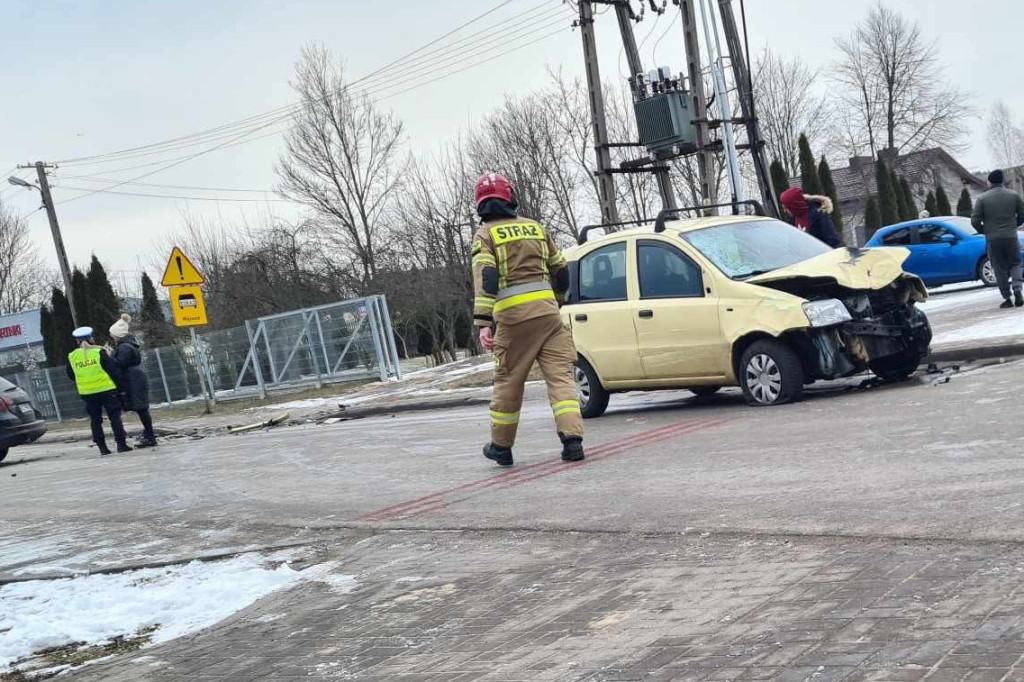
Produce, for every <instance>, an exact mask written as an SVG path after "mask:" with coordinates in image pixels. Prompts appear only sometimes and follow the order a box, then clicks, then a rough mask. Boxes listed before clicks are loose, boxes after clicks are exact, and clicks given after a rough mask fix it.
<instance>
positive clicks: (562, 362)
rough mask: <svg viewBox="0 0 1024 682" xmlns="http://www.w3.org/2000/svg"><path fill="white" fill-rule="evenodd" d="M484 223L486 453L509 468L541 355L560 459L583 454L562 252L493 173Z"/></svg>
mask: <svg viewBox="0 0 1024 682" xmlns="http://www.w3.org/2000/svg"><path fill="white" fill-rule="evenodd" d="M475 195H476V196H475V198H476V207H477V209H476V210H477V213H478V214H479V215H480V218H481V220H482V221H483V222H482V225H481V227H480V229H479V230H478V231H477V233H476V236H475V237H474V240H473V248H472V255H473V288H474V290H475V297H476V298H475V301H474V306H473V318H474V324H475V325H476V326H477V327H479V328H480V332H479V333H480V345H481V346H482V347H483V348H484V349H485V350H493V351H494V397H493V399H492V401H491V441H490V442H489V443H488V444H487V445H486V446H485V447H484V456H485V457H487V459H490V460H493V461H495V462H497V463H498V464H499V465H500V466H506V467H507V466H512V446H513V445H514V444H515V440H516V430H517V428H518V426H519V411H520V408H521V407H522V404H523V389H524V384H525V383H526V377H527V375H528V374H529V373H530V369H531V368H532V367H533V363H534V362H535V361H536V362H537V363H538V364H539V365H540V369H541V371H542V372H543V374H544V381H545V382H546V383H547V386H548V399H549V401H550V403H551V410H552V412H553V414H554V418H555V425H556V427H557V429H558V436H559V438H560V439H561V441H562V459H563V460H564V461H566V462H579V461H581V460H582V459H583V457H584V453H583V416H582V414H581V413H580V403H579V398H578V395H577V393H576V384H575V382H574V380H573V372H572V369H573V363H574V362H575V361H576V347H575V346H574V345H573V341H572V334H571V333H570V332H569V330H568V329H567V328H566V327H565V325H563V324H562V318H561V315H560V314H559V311H558V301H559V299H561V298H562V297H564V295H565V294H566V293H567V292H568V290H569V270H568V268H567V267H566V263H565V257H564V256H562V254H561V253H560V252H559V250H558V247H557V246H556V245H555V243H554V241H553V240H552V239H551V236H550V235H549V234H547V232H545V230H544V228H543V227H542V226H541V225H540V224H539V223H537V222H535V221H533V220H530V219H528V218H520V217H519V214H518V212H517V208H518V204H517V202H516V198H515V190H514V189H513V187H512V183H510V182H509V181H508V180H507V179H505V178H504V177H502V176H501V175H498V174H497V173H488V174H486V175H483V176H481V177H480V179H479V180H477V183H476V193H475Z"/></svg>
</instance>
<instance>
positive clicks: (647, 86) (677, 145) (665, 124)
mask: <svg viewBox="0 0 1024 682" xmlns="http://www.w3.org/2000/svg"><path fill="white" fill-rule="evenodd" d="M684 83H685V80H684V78H683V77H682V76H678V77H673V75H672V73H671V72H670V71H669V69H668V67H664V66H663V67H661V68H659V69H658V70H656V71H651V72H650V73H648V74H647V75H643V74H641V75H639V76H637V77H635V78H633V79H632V82H631V85H632V89H633V109H634V111H635V113H636V122H637V128H638V129H639V131H640V144H642V145H643V146H644V147H646V148H647V151H648V152H649V153H650V155H651V157H652V158H654V159H666V158H670V157H673V156H678V155H679V154H681V153H685V152H687V151H692V150H693V148H694V145H695V143H696V141H697V127H696V125H694V123H693V111H692V110H691V108H690V97H689V92H688V91H687V90H685V88H684Z"/></svg>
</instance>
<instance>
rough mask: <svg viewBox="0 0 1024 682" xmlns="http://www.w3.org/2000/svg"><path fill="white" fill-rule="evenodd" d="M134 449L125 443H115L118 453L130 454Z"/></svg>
mask: <svg viewBox="0 0 1024 682" xmlns="http://www.w3.org/2000/svg"><path fill="white" fill-rule="evenodd" d="M134 449H135V448H133V447H132V446H131V445H128V442H127V441H118V443H117V451H118V452H131V451H132V450H134Z"/></svg>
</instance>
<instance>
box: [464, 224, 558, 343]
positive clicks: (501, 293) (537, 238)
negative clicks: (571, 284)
mask: <svg viewBox="0 0 1024 682" xmlns="http://www.w3.org/2000/svg"><path fill="white" fill-rule="evenodd" d="M564 267H565V257H564V256H562V254H561V252H560V251H559V250H558V246H557V245H556V244H555V242H554V241H553V240H552V239H551V236H550V235H548V234H547V232H546V231H545V230H544V228H543V227H542V226H541V225H540V224H539V223H537V222H535V221H533V220H529V219H526V218H513V219H508V220H499V221H494V222H489V223H484V224H483V226H481V228H480V229H479V230H478V231H477V233H476V235H475V237H474V240H473V288H474V291H475V294H474V296H475V298H474V305H473V319H474V322H475V324H476V325H477V326H489V325H491V324H493V323H494V322H498V323H501V324H516V323H518V322H525V321H526V320H531V319H533V318H535V317H540V316H541V315H549V314H557V313H558V302H557V298H556V295H555V292H554V290H553V288H552V286H551V282H552V277H553V275H555V274H556V273H557V272H558V270H560V269H562V268H564ZM494 275H496V277H495V276H494Z"/></svg>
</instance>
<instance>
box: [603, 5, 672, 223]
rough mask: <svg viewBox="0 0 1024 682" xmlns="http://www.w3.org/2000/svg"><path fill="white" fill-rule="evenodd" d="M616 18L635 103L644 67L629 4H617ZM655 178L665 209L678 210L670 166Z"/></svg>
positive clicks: (665, 167)
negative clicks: (670, 175)
mask: <svg viewBox="0 0 1024 682" xmlns="http://www.w3.org/2000/svg"><path fill="white" fill-rule="evenodd" d="M615 16H616V17H617V18H618V20H619V32H620V33H621V34H622V46H623V48H624V50H625V53H626V62H627V63H628V64H629V75H630V78H629V84H630V87H631V88H632V90H633V101H634V102H636V101H637V100H638V99H639V93H638V92H637V86H638V78H639V77H640V76H642V75H643V72H644V67H643V63H642V62H641V60H640V50H639V49H638V48H637V46H636V35H634V33H633V19H632V17H631V16H630V9H629V5H628V4H627V3H622V2H617V3H615ZM654 177H655V179H656V180H657V181H658V193H659V194H660V195H661V203H662V207H663V208H677V207H678V206H679V204H677V203H676V193H675V191H674V190H673V189H672V180H671V179H670V178H669V174H668V166H663V165H659V167H658V168H655V169H654Z"/></svg>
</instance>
